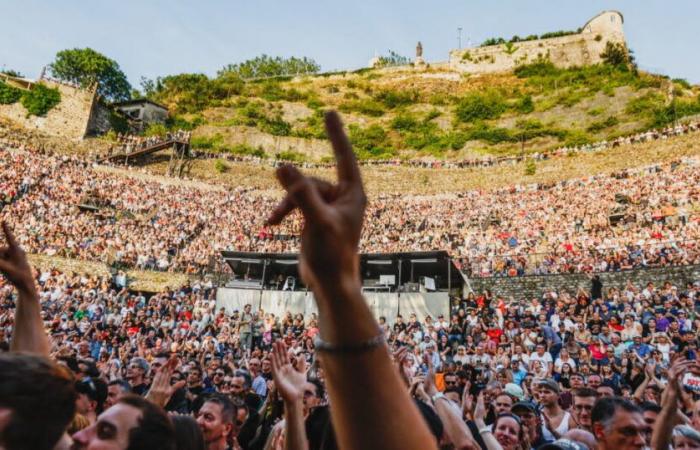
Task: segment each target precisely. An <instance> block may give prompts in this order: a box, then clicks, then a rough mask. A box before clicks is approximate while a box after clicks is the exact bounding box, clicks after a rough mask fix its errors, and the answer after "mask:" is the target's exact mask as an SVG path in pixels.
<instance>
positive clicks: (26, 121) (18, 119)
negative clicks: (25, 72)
mask: <svg viewBox="0 0 700 450" xmlns="http://www.w3.org/2000/svg"><path fill="white" fill-rule="evenodd" d="M41 83H43V84H45V85H46V86H47V87H50V88H57V89H58V90H59V92H60V93H61V102H60V103H59V104H58V105H56V107H54V108H53V109H51V110H50V111H49V112H48V113H47V114H46V116H45V117H37V116H28V115H27V110H26V109H25V108H24V106H22V104H21V103H20V102H17V103H13V104H11V105H0V117H4V118H7V119H9V120H11V121H13V122H15V123H16V124H18V125H20V126H22V127H23V128H26V129H29V130H36V131H39V132H41V133H44V134H48V135H52V136H61V137H66V138H69V139H82V138H83V137H84V136H85V134H86V131H87V127H88V122H89V120H90V114H91V111H92V109H93V103H94V102H95V99H96V94H95V91H94V90H92V89H81V88H77V87H73V86H69V85H67V84H63V83H58V82H55V81H52V80H41Z"/></svg>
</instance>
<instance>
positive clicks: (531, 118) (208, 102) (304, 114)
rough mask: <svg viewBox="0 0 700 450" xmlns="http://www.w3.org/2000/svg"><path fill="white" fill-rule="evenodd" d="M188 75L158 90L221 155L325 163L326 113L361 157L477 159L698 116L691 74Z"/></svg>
mask: <svg viewBox="0 0 700 450" xmlns="http://www.w3.org/2000/svg"><path fill="white" fill-rule="evenodd" d="M186 77H188V76H186V75H179V76H175V77H171V78H170V81H167V80H166V82H165V83H164V84H163V86H161V88H160V89H159V90H158V91H157V92H155V93H154V94H153V97H154V99H155V100H157V101H159V102H162V103H165V104H167V105H168V106H169V107H170V108H171V110H172V111H174V112H175V113H176V117H175V119H174V120H173V124H172V126H174V127H177V126H189V127H192V128H193V129H194V141H193V143H194V146H195V147H198V148H201V149H205V150H207V151H211V152H220V153H226V152H229V153H235V154H250V155H257V156H266V157H270V158H274V157H277V158H281V159H289V160H299V161H300V160H311V161H322V160H323V159H324V157H326V156H324V155H325V154H326V153H324V151H323V149H324V148H325V145H326V143H325V142H324V139H325V136H324V130H323V124H322V113H323V110H325V109H329V108H333V109H338V110H340V111H341V112H342V113H343V117H344V119H345V121H346V123H347V124H348V126H349V132H350V136H351V139H352V141H353V143H354V145H355V149H356V151H357V153H358V155H359V157H360V158H367V159H374V158H394V157H400V158H415V157H426V156H427V157H437V158H449V159H459V158H473V157H478V156H479V155H484V154H492V155H493V154H496V155H502V154H509V153H515V152H521V151H525V152H534V151H541V150H543V149H548V148H555V147H559V146H562V145H579V144H585V143H588V142H594V141H598V140H601V139H609V138H614V137H616V136H619V135H624V134H630V133H633V132H636V131H642V130H646V129H649V128H651V127H659V126H665V125H667V124H669V123H672V122H673V120H674V119H675V118H681V117H684V116H688V115H694V114H698V113H700V99H699V95H698V94H699V93H700V89H699V88H698V87H697V86H691V85H689V84H688V83H687V82H685V81H684V80H669V79H667V78H665V77H662V76H657V75H653V74H647V73H638V72H636V71H632V70H627V69H626V68H623V69H620V68H616V67H612V66H608V65H597V66H591V67H585V68H573V69H557V68H555V67H554V66H552V65H551V64H549V63H547V62H540V63H536V64H532V65H529V66H523V67H520V68H519V69H517V70H516V71H515V72H514V73H509V74H498V75H484V76H469V75H467V74H459V73H456V72H453V71H450V70H449V69H447V68H439V67H435V68H428V69H427V70H423V71H416V70H413V69H412V68H409V67H404V68H390V69H376V70H366V69H363V70H359V71H356V72H346V73H336V74H326V75H323V74H322V75H314V76H303V77H296V78H289V77H278V78H272V79H264V80H257V81H248V82H243V81H241V80H236V79H227V80H222V79H207V78H206V77H204V76H201V77H195V78H192V77H194V76H189V77H190V78H186Z"/></svg>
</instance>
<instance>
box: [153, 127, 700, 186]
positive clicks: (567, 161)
mask: <svg viewBox="0 0 700 450" xmlns="http://www.w3.org/2000/svg"><path fill="white" fill-rule="evenodd" d="M696 141H697V135H688V136H682V137H678V138H674V139H669V140H665V141H657V142H649V143H644V144H636V145H624V146H620V147H616V148H613V149H609V150H606V151H602V152H597V153H585V154H579V155H576V156H570V157H558V158H553V159H550V160H548V161H540V162H538V163H537V165H536V167H537V169H536V173H535V175H532V176H527V175H525V164H524V163H520V164H513V165H500V166H495V167H488V168H474V169H421V168H410V167H395V166H387V167H363V168H362V175H363V178H364V181H365V184H366V186H367V191H368V192H369V193H370V195H377V194H381V193H407V194H419V195H425V194H440V193H451V192H459V191H464V190H469V189H495V188H499V187H504V186H512V185H514V184H529V183H543V182H552V181H559V180H564V179H569V178H579V177H586V176H589V175H592V174H605V173H611V172H614V171H618V170H620V169H624V168H629V167H639V166H644V165H648V164H654V163H663V162H667V161H672V160H675V159H678V158H682V157H687V156H700V146H698V145H697V144H696ZM329 154H330V152H329ZM214 163H215V162H214V161H213V160H198V161H194V162H193V166H192V170H191V172H190V177H191V178H195V179H199V180H202V181H205V182H207V183H214V184H224V185H227V186H247V187H254V188H258V189H266V190H271V191H276V192H278V193H279V190H278V189H279V188H278V184H277V181H276V180H275V178H274V169H273V168H272V167H269V166H260V165H253V164H243V163H228V166H229V170H228V171H227V172H225V173H218V172H217V171H216V170H215V169H214ZM149 169H150V170H151V171H152V172H154V173H159V174H164V173H165V172H166V171H167V163H158V164H156V165H152V166H149ZM306 172H307V173H310V174H312V175H314V176H318V177H320V178H325V179H332V178H333V177H334V176H335V173H334V170H333V169H308V170H306Z"/></svg>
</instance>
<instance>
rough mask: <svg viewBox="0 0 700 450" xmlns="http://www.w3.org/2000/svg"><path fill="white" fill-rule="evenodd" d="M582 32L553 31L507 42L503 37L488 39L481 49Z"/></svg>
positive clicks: (511, 39) (515, 38) (513, 38)
mask: <svg viewBox="0 0 700 450" xmlns="http://www.w3.org/2000/svg"><path fill="white" fill-rule="evenodd" d="M580 32H581V29H580V28H579V29H578V30H576V31H570V30H568V31H564V30H560V31H551V32H549V33H544V34H541V35H539V36H538V35H536V34H531V35H529V36H526V37H524V38H521V37H520V36H518V35H515V36H513V37H512V38H510V39H509V40H507V41H506V40H505V39H503V38H502V37H499V38H489V39H486V40H485V41H484V42H482V43H481V45H480V47H488V46H490V45H501V44H513V43H515V42H525V41H535V40H537V39H550V38H555V37H562V36H569V35H572V34H577V33H580Z"/></svg>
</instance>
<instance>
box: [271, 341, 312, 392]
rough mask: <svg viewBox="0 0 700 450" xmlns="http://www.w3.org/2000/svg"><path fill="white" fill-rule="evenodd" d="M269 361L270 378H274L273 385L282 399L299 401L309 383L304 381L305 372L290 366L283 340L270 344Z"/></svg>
mask: <svg viewBox="0 0 700 450" xmlns="http://www.w3.org/2000/svg"><path fill="white" fill-rule="evenodd" d="M270 361H271V362H272V378H273V379H274V380H275V386H276V388H277V391H278V392H279V393H280V395H281V396H282V399H283V400H284V401H285V402H288V403H293V402H296V401H301V400H302V398H303V397H304V389H305V388H306V387H307V386H309V385H310V383H309V382H308V381H306V375H305V374H302V373H301V372H298V371H297V370H296V369H294V367H292V363H291V362H290V361H289V355H288V354H287V346H286V345H284V342H281V341H277V342H275V343H274V344H272V354H271V355H270Z"/></svg>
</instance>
